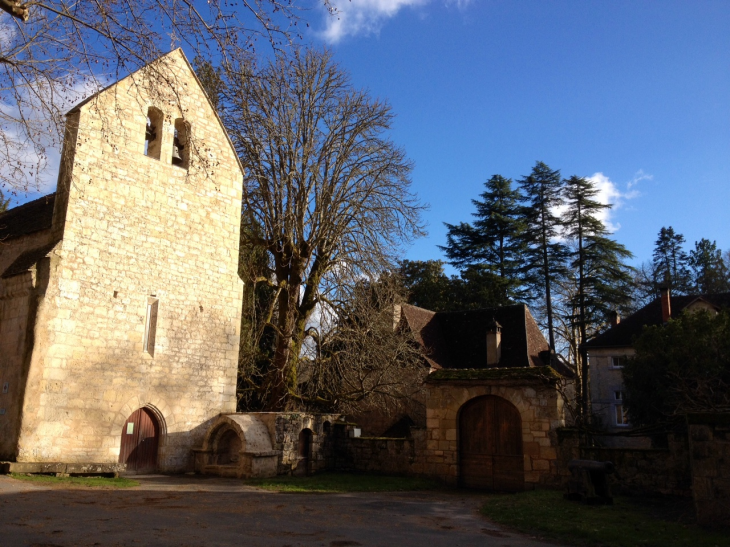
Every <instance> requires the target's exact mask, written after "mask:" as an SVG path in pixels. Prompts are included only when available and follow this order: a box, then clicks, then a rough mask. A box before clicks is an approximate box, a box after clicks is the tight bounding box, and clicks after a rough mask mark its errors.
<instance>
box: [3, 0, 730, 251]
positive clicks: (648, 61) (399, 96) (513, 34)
mask: <svg viewBox="0 0 730 547" xmlns="http://www.w3.org/2000/svg"><path fill="white" fill-rule="evenodd" d="M303 1H304V2H309V3H310V5H311V6H312V9H311V10H309V11H305V12H303V17H304V18H305V19H306V20H307V21H308V22H309V25H310V26H309V30H308V31H307V33H306V34H305V36H304V40H305V41H306V42H310V43H312V44H314V45H315V46H324V45H327V46H328V47H330V48H331V49H332V51H333V52H334V56H335V59H336V60H337V61H338V62H339V63H340V64H341V66H342V67H343V68H344V69H346V70H347V71H348V72H349V73H350V74H351V76H352V81H353V83H354V84H355V85H356V86H357V87H362V88H367V89H369V90H370V92H371V94H372V95H373V96H377V97H381V98H386V99H387V100H388V101H389V102H390V103H391V105H392V106H393V110H394V112H395V113H396V114H397V118H396V120H395V124H394V127H393V131H392V138H393V140H394V141H395V142H396V143H398V144H399V145H401V146H403V147H404V148H405V150H406V151H407V153H408V155H409V157H410V158H411V159H412V160H413V161H414V163H415V170H414V173H413V190H414V191H415V192H417V193H418V195H419V196H420V198H421V200H422V201H424V202H426V203H428V204H430V210H429V211H428V212H427V213H426V214H425V220H426V221H427V223H428V231H429V235H428V237H426V238H423V239H421V240H419V241H417V242H416V243H415V244H414V245H413V246H412V247H410V248H409V249H408V250H407V255H406V256H407V258H410V259H413V260H426V259H431V258H443V255H442V253H441V251H440V250H439V249H438V248H437V245H442V244H444V243H445V233H446V230H445V228H444V227H443V222H449V223H457V222H459V221H468V220H470V219H471V216H470V215H471V213H472V211H473V206H472V204H471V199H472V198H476V197H478V195H479V194H480V193H481V191H482V189H483V183H484V181H485V180H487V179H488V178H489V177H490V176H491V175H493V174H497V173H498V174H501V175H504V176H506V177H511V178H513V179H518V178H520V177H522V176H523V175H526V174H528V173H529V171H530V169H531V168H532V166H533V165H534V163H535V162H536V161H538V160H540V161H544V162H546V163H547V164H548V165H550V166H551V167H552V168H554V169H560V170H561V171H562V174H563V175H564V176H566V177H567V176H571V175H574V174H576V175H581V176H586V177H595V180H596V181H597V182H598V183H599V186H600V188H601V190H602V196H603V199H604V200H605V201H608V202H612V203H615V204H616V208H615V209H614V210H613V212H612V213H611V214H610V217H608V218H607V219H606V220H607V222H608V223H609V225H610V226H613V227H614V228H615V229H616V232H615V237H616V239H618V240H619V241H620V242H622V243H623V244H625V245H626V246H627V247H628V248H629V249H630V250H631V251H632V252H633V253H634V254H635V255H636V259H635V261H634V262H635V263H637V264H638V263H640V262H641V261H644V260H648V259H650V257H651V252H652V249H653V243H654V240H655V239H656V236H657V233H658V232H659V229H660V228H661V227H662V226H670V225H671V226H673V227H674V229H675V230H676V231H678V232H679V233H682V234H684V236H685V237H686V239H687V242H688V244H687V248H688V249H689V248H690V247H692V246H693V244H694V241H696V240H699V239H700V238H702V237H706V238H708V239H711V240H717V244H718V246H719V247H720V248H722V249H723V250H728V249H730V230H729V229H728V228H730V221H729V220H728V217H727V209H728V208H729V204H730V1H728V0H695V1H673V0H661V1H648V0H645V1H641V2H637V1H635V0H633V1H623V0H604V1H602V2H598V1H591V0H572V1H567V0H565V1H562V0H549V1H548V0H351V1H348V0H332V1H333V3H334V4H335V5H337V6H338V7H339V8H340V16H339V17H338V18H332V17H329V16H328V15H327V14H326V13H325V11H324V10H323V9H322V8H321V0H303ZM188 53H189V54H191V53H190V52H188ZM191 55H192V54H191ZM49 179H51V180H52V181H53V182H52V183H51V184H50V185H49V186H48V187H47V188H44V189H43V190H45V191H46V192H50V191H52V190H53V186H54V185H55V176H51V177H49ZM37 195H38V194H34V195H28V196H17V198H19V199H15V200H14V201H16V202H22V201H25V200H27V199H32V198H34V197H36V196H37Z"/></svg>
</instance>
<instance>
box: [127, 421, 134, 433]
mask: <svg viewBox="0 0 730 547" xmlns="http://www.w3.org/2000/svg"><path fill="white" fill-rule="evenodd" d="M133 433H134V422H129V423H128V424H127V435H132V434H133Z"/></svg>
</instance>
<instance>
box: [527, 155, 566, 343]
mask: <svg viewBox="0 0 730 547" xmlns="http://www.w3.org/2000/svg"><path fill="white" fill-rule="evenodd" d="M519 184H520V188H521V190H522V195H523V196H524V198H523V199H524V202H525V206H524V207H523V209H522V214H523V218H524V222H525V225H524V230H523V232H522V234H521V241H522V244H523V245H524V253H523V260H522V267H521V268H520V270H521V273H522V275H523V280H524V282H525V284H526V285H527V286H528V287H530V288H531V289H532V290H533V291H534V295H535V296H533V299H535V298H538V297H542V298H543V299H544V302H545V311H546V316H547V329H548V339H549V342H550V348H551V349H553V350H554V349H555V333H554V329H553V305H552V293H551V287H552V285H553V283H555V282H556V281H558V280H560V279H561V278H562V277H563V276H564V275H565V261H566V257H567V254H568V252H567V248H566V246H565V244H564V243H563V242H562V241H560V240H559V239H558V237H559V235H560V230H561V227H562V223H561V220H560V218H559V217H558V216H557V214H556V210H557V209H558V208H559V207H560V206H561V205H562V192H561V188H562V183H561V179H560V171H553V170H552V169H550V167H548V166H547V165H545V164H544V163H543V162H537V163H536V164H535V167H533V168H532V172H531V173H530V174H529V175H528V176H526V177H524V178H523V179H522V180H520V181H519Z"/></svg>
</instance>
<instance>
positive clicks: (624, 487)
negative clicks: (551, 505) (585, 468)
mask: <svg viewBox="0 0 730 547" xmlns="http://www.w3.org/2000/svg"><path fill="white" fill-rule="evenodd" d="M558 439H559V442H560V447H559V450H558V453H559V457H560V464H559V468H560V476H561V478H562V481H563V482H565V481H566V480H567V478H568V477H569V476H570V473H569V472H568V462H569V461H570V460H572V459H585V460H596V461H610V462H613V464H614V466H615V468H616V472H615V473H614V474H612V475H609V480H610V482H611V488H612V490H613V492H614V493H619V494H630V495H656V494H662V495H674V496H686V497H688V496H691V495H692V492H691V489H690V488H691V477H690V468H689V454H688V450H687V438H686V437H684V436H683V435H669V436H668V439H667V448H658V449H656V448H655V449H644V448H605V447H586V446H580V442H579V433H578V431H577V430H574V429H568V428H564V429H561V430H559V431H558Z"/></svg>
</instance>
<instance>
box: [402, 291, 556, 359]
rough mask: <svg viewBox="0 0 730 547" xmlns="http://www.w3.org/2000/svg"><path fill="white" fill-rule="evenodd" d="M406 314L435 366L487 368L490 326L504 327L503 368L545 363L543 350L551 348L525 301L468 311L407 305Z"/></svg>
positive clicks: (404, 308)
mask: <svg viewBox="0 0 730 547" xmlns="http://www.w3.org/2000/svg"><path fill="white" fill-rule="evenodd" d="M402 315H403V317H404V318H405V320H406V321H407V322H408V325H409V327H410V328H411V330H412V331H413V332H414V334H415V336H416V338H417V339H418V341H419V342H420V343H421V344H422V345H423V346H424V347H425V348H426V352H427V357H428V359H429V361H430V362H431V364H432V366H433V365H434V364H435V365H436V366H435V368H451V369H482V368H487V328H488V325H489V324H490V323H492V322H493V321H497V322H498V323H499V324H500V325H501V326H502V350H501V359H500V361H499V364H498V365H497V366H499V367H529V366H542V365H544V364H545V363H544V362H543V360H542V359H541V358H540V352H543V351H545V350H547V349H548V344H547V342H546V341H545V337H544V336H543V335H542V333H541V332H540V329H539V328H538V327H537V324H536V323H535V320H534V319H533V318H532V315H531V314H530V312H529V310H528V309H527V307H526V306H524V305H523V304H516V305H513V306H502V307H498V308H485V309H481V310H471V311H464V312H438V313H434V312H432V311H428V310H424V309H423V308H417V307H416V306H410V305H404V306H403V307H402Z"/></svg>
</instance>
